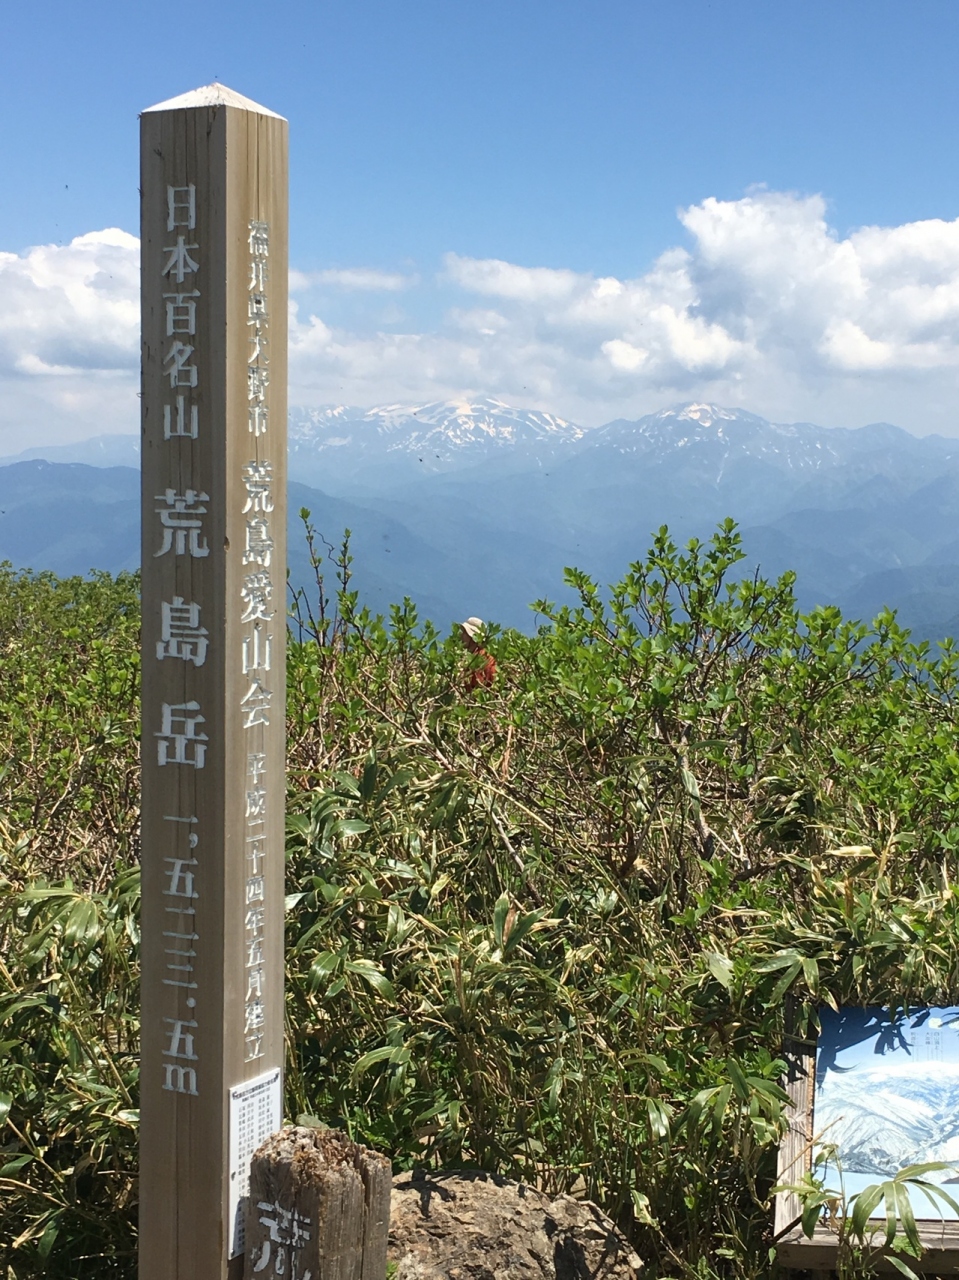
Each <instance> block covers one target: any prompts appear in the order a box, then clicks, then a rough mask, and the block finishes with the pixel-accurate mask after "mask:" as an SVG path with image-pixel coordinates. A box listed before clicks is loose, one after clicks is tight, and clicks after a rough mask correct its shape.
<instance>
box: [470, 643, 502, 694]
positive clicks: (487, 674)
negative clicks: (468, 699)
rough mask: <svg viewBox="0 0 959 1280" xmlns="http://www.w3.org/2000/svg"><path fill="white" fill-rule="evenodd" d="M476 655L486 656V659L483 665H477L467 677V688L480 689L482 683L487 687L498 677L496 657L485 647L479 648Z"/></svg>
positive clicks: (479, 656)
mask: <svg viewBox="0 0 959 1280" xmlns="http://www.w3.org/2000/svg"><path fill="white" fill-rule="evenodd" d="M476 656H477V657H478V658H485V659H486V661H485V662H484V663H483V665H482V666H481V667H477V668H476V670H475V671H471V672H470V673H469V675H468V676H467V679H466V688H467V689H478V688H479V687H480V686H481V685H482V686H484V687H485V688H489V686H490V685H491V684H492V683H493V681H494V680H495V679H496V659H495V658H494V657H493V656H492V654H489V653H487V652H486V650H485V649H477V651H476Z"/></svg>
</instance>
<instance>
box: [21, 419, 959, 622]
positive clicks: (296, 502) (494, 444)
mask: <svg viewBox="0 0 959 1280" xmlns="http://www.w3.org/2000/svg"><path fill="white" fill-rule="evenodd" d="M138 452H139V441H138V438H137V437H135V436H100V437H97V438H96V439H93V440H88V441H85V442H83V443H81V444H77V445H71V446H56V447H51V448H39V449H32V450H29V451H27V452H26V453H24V454H20V455H18V456H17V457H16V458H6V459H0V512H2V514H0V558H6V559H10V560H12V561H13V562H14V563H15V564H18V565H30V566H32V567H34V568H37V569H40V568H50V569H53V570H55V571H56V572H59V573H66V572H83V571H85V570H86V569H89V568H92V567H97V568H107V569H113V570H115V569H118V568H121V567H132V565H134V564H135V563H136V553H137V546H138V535H137V499H136V495H137V486H138V477H137V474H136V470H135V468H136V466H137V463H138ZM94 468H95V470H94ZM290 474H291V479H292V481H293V483H292V484H291V489H290V510H291V513H292V514H291V524H292V525H293V528H292V529H291V572H292V574H293V577H294V579H295V580H300V579H302V577H303V575H304V574H305V572H306V559H305V550H304V549H303V538H302V530H301V528H300V527H299V521H298V518H297V516H296V512H297V511H298V510H299V508H300V507H301V506H303V507H307V508H309V509H310V510H311V511H312V513H313V521H314V523H315V524H316V525H317V527H318V528H319V529H320V530H321V532H322V533H323V535H324V536H325V537H326V539H327V540H328V541H330V542H336V541H337V540H338V539H339V538H340V537H341V535H342V532H343V528H344V527H345V526H348V527H349V528H351V529H352V530H353V550H354V555H355V562H354V570H355V573H356V578H355V583H356V585H357V587H358V588H359V589H360V590H361V592H362V593H363V595H364V597H365V598H366V599H367V600H369V602H370V603H371V604H372V605H374V606H375V607H377V608H385V607H386V606H387V605H388V604H389V603H390V602H392V601H395V600H398V599H401V598H402V597H403V596H404V595H410V596H411V597H412V598H413V599H414V600H416V602H417V603H418V604H419V605H420V607H421V611H422V612H423V613H425V614H427V615H429V616H431V617H433V618H434V620H435V621H437V622H438V623H439V624H440V625H444V626H445V625H446V624H447V623H448V622H449V621H450V620H451V619H453V618H456V617H458V616H466V615H468V614H479V615H480V616H483V617H487V618H489V619H493V620H496V621H498V622H500V623H503V624H509V625H517V626H522V627H529V626H530V625H531V623H532V621H533V618H532V615H531V614H530V612H529V610H528V608H527V605H528V604H529V603H530V602H531V601H532V600H534V599H536V598H537V597H541V596H544V595H545V596H548V597H550V598H554V599H555V598H556V597H557V596H558V595H560V594H562V587H561V583H562V571H563V567H564V566H565V565H569V564H576V565H578V566H579V567H581V568H583V569H586V570H587V571H589V572H590V573H592V574H593V575H594V576H596V577H598V578H599V579H600V580H601V581H603V582H610V581H612V580H614V579H615V578H618V577H620V576H621V575H622V574H623V572H624V571H625V570H626V568H627V566H628V564H629V563H630V561H632V560H635V559H637V558H638V557H639V556H641V555H642V554H643V553H644V551H645V549H646V547H647V546H648V544H649V540H650V533H651V531H652V530H654V529H655V528H657V527H658V526H659V525H660V524H664V523H665V524H668V525H669V526H670V528H671V530H672V531H673V533H674V536H676V537H677V538H679V539H683V540H685V539H687V538H689V537H691V536H693V535H697V536H704V535H708V534H709V532H710V531H711V529H712V528H713V527H715V524H716V523H717V521H719V520H721V519H723V518H724V517H726V516H732V517H733V518H734V519H736V520H737V521H738V522H739V524H740V525H741V526H742V530H743V537H744V542H745V546H746V549H747V551H748V552H749V561H748V562H747V565H746V566H744V567H745V569H746V570H747V571H751V570H752V569H754V568H755V567H757V566H758V567H760V568H761V570H762V571H763V572H764V573H765V574H767V575H770V576H772V575H775V574H778V573H780V572H782V571H783V570H785V569H796V570H797V572H798V574H799V582H798V590H799V595H800V598H801V600H802V602H803V603H804V604H805V605H811V604H813V603H817V602H819V603H827V602H828V603H833V602H834V603H838V604H840V605H842V606H843V607H844V608H845V609H846V610H847V611H849V612H851V613H853V614H856V615H858V616H863V617H872V616H874V615H875V613H876V612H877V611H878V610H879V609H880V608H881V607H882V606H883V605H884V604H889V605H892V606H894V607H898V608H899V610H900V614H901V617H902V620H903V621H904V622H905V623H906V624H908V625H911V626H912V627H913V628H914V629H915V630H916V631H917V632H918V633H919V634H921V635H923V636H929V637H931V638H941V637H942V636H943V635H946V634H954V633H956V632H959V440H951V439H945V438H943V437H939V436H925V437H917V436H913V435H910V434H909V433H908V432H905V431H902V430H900V429H899V428H897V427H894V426H890V425H889V424H888V423H877V424H874V425H871V426H867V427H861V428H858V429H843V428H823V427H818V426H814V425H812V424H809V423H796V424H792V425H782V424H776V423H771V422H767V421H766V420H765V419H763V418H760V417H757V416H756V415H755V414H751V413H746V412H744V411H743V410H738V409H724V408H721V407H719V406H716V405H709V404H687V405H682V406H678V407H674V408H670V409H664V410H662V411H661V412H659V413H656V414H651V415H648V416H647V417H644V418H640V419H638V420H637V421H635V422H630V421H625V420H617V421H615V422H610V423H607V424H606V425H605V426H603V427H598V428H593V429H585V428H583V427H580V426H577V425H576V424H574V423H571V422H567V421H565V420H564V419H562V418H559V417H557V416H555V415H552V414H548V413H542V412H537V411H532V410H521V409H514V408H511V407H510V406H508V405H505V404H502V403H501V402H499V401H497V400H491V399H485V400H477V401H473V402H470V403H444V404H430V405H422V406H402V405H389V406H384V407H381V408H376V409H369V410H364V409H351V408H345V407H336V408H325V409H293V410H292V411H291V414H290Z"/></svg>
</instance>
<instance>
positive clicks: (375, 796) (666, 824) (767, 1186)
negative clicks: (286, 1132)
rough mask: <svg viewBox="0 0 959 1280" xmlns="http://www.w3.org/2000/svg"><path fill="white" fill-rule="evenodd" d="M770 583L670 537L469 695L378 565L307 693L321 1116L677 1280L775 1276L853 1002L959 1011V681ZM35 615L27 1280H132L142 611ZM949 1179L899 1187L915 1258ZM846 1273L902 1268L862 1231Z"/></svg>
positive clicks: (297, 866) (316, 616) (23, 1004)
mask: <svg viewBox="0 0 959 1280" xmlns="http://www.w3.org/2000/svg"><path fill="white" fill-rule="evenodd" d="M306 519H307V520H308V514H307V516H306ZM318 545H319V544H318V541H317V539H316V537H315V535H313V541H312V543H311V551H312V554H313V559H314V565H315V568H316V570H317V574H318V578H319V579H322V574H323V572H324V569H325V567H326V565H325V561H324V560H323V558H322V556H321V554H320V552H319V551H318V550H317V549H316V548H317V546H318ZM741 554H742V553H741V550H740V547H739V540H738V535H737V534H736V531H735V529H734V528H733V526H732V525H731V524H727V525H725V526H723V527H722V528H721V529H720V530H719V531H718V532H717V534H716V536H715V537H714V538H713V539H712V540H711V542H710V543H709V544H705V545H702V544H698V543H693V544H690V546H689V547H687V548H685V549H680V548H677V547H676V546H674V545H673V543H672V542H671V541H670V539H669V536H668V533H667V532H666V531H665V530H662V531H661V532H660V534H659V535H658V536H657V537H656V539H655V542H654V545H653V547H652V549H651V551H650V553H649V555H648V556H647V557H646V558H645V559H644V560H642V561H639V562H637V563H636V564H634V565H632V566H631V567H630V569H629V572H628V573H627V574H626V576H625V577H624V579H623V581H622V582H621V583H619V584H617V585H615V586H614V587H613V588H612V589H611V590H610V592H609V593H604V592H602V591H601V590H600V588H599V587H598V586H597V585H596V584H594V583H593V582H591V581H590V580H589V578H588V577H586V576H585V575H583V574H581V573H579V572H576V571H570V573H569V575H568V581H569V584H570V585H571V586H572V587H573V588H574V590H575V591H576V593H577V595H578V601H579V603H578V604H577V605H576V606H572V607H562V608H559V607H555V606H553V605H551V604H549V603H548V602H545V601H543V602H540V603H539V604H538V606H537V610H538V613H539V616H540V620H541V624H540V626H539V629H538V631H537V633H536V634H535V635H534V636H524V635H521V634H519V633H515V632H499V631H497V629H496V628H495V627H490V628H489V629H488V632H487V636H486V638H485V639H484V645H485V646H486V648H487V649H488V650H489V652H491V653H492V654H494V656H495V657H496V660H497V664H498V673H497V678H496V681H495V683H494V684H493V685H492V686H491V687H480V688H471V687H470V682H469V678H468V677H469V673H470V670H471V668H473V667H475V666H476V664H477V663H481V662H482V661H484V659H483V658H482V657H479V656H477V655H472V654H469V653H468V652H467V651H466V650H465V649H464V648H463V646H462V645H461V643H460V642H459V639H458V637H457V636H456V635H453V636H450V637H446V636H443V635H441V634H439V633H438V632H437V630H436V629H435V628H434V627H432V626H431V625H430V624H428V623H426V624H421V623H420V621H419V619H418V618H417V616H416V612H415V609H414V608H413V607H412V605H411V604H410V603H409V602H408V601H407V602H405V603H404V604H403V605H401V606H396V607H394V609H393V610H392V611H391V616H390V618H389V619H388V620H382V619H379V618H375V617H372V616H371V615H370V614H369V613H368V612H366V611H365V610H362V609H361V608H360V607H359V604H358V600H357V597H356V595H355V593H354V592H353V591H352V589H351V582H350V562H349V549H348V545H347V544H344V546H343V547H342V548H341V549H340V551H339V552H338V553H335V554H334V556H333V565H332V566H331V567H332V569H333V571H334V573H335V574H336V576H337V577H338V579H339V583H338V587H339V589H338V590H337V591H335V592H334V593H333V595H332V597H331V598H328V597H327V596H326V594H325V592H324V590H323V586H322V581H320V582H319V583H318V586H319V588H320V589H319V591H318V594H317V596H316V598H313V599H307V598H306V597H304V596H300V597H299V599H298V601H297V606H298V618H297V624H296V625H295V626H294V633H293V635H294V638H293V641H292V643H291V651H290V655H289V664H288V674H289V715H288V729H289V734H288V737H289V757H290V758H289V764H290V772H289V797H288V815H289V818H288V821H289V837H288V878H287V889H288V893H289V898H288V933H287V956H288V987H287V990H288V1027H289V1059H288V1073H287V1083H288V1097H287V1111H288V1114H290V1115H292V1116H298V1115H304V1116H308V1117H312V1118H313V1121H312V1122H314V1123H326V1124H331V1125H335V1126H337V1127H342V1128H345V1129H346V1130H347V1131H348V1132H349V1133H350V1134H351V1136H353V1137H354V1138H356V1139H358V1140H360V1141H363V1142H367V1143H369V1144H371V1145H373V1146H376V1147H378V1148H379V1149H381V1150H384V1151H386V1152H387V1153H388V1154H389V1155H390V1156H391V1158H392V1159H393V1161H394V1165H395V1167H397V1168H402V1167H410V1166H412V1165H446V1166H450V1165H457V1164H459V1165H473V1166H476V1165H479V1166H482V1167H485V1168H491V1169H496V1170H499V1171H500V1172H502V1173H505V1174H508V1175H511V1176H514V1177H518V1178H523V1179H527V1180H529V1181H531V1182H535V1183H536V1184H537V1185H539V1186H542V1187H543V1188H545V1189H547V1190H556V1191H560V1190H562V1191H571V1192H573V1193H574V1194H584V1195H588V1196H590V1197H592V1198H594V1199H596V1200H597V1201H598V1202H600V1203H601V1204H602V1205H603V1206H604V1207H605V1208H606V1210H607V1211H608V1212H609V1213H611V1214H612V1215H613V1216H614V1217H615V1218H616V1219H617V1220H618V1221H619V1222H620V1223H621V1224H622V1225H623V1227H624V1228H625V1229H626V1230H628V1231H629V1232H630V1233H631V1235H632V1237H633V1238H634V1240H635V1242H636V1245H637V1249H638V1251H639V1252H640V1254H641V1255H642V1256H643V1257H644V1258H645V1259H646V1260H647V1263H648V1266H649V1271H650V1274H651V1275H652V1276H660V1277H663V1280H666V1278H667V1277H671V1278H673V1280H679V1278H680V1277H683V1278H689V1280H692V1277H697V1278H699V1280H708V1278H710V1277H716V1278H718V1277H721V1276H722V1277H727V1276H728V1277H738V1278H742V1280H747V1278H753V1277H760V1276H768V1275H770V1274H772V1273H773V1272H774V1270H775V1244H774V1241H773V1238H772V1228H771V1208H770V1192H771V1188H772V1184H773V1181H774V1177H775V1151H776V1144H777V1141H778V1138H779V1135H780V1134H781V1132H782V1128H783V1107H784V1103H785V1096H784V1094H783V1092H782V1090H781V1087H780V1085H779V1080H780V1078H781V1074H782V1065H783V1064H782V1061H781V1055H782V1053H783V1051H784V1048H785V1047H786V1046H787V1044H788V1041H789V1038H790V1037H805V1036H807V1035H809V1034H810V1033H812V1032H814V1030H815V1024H816V1011H817V1009H818V1008H819V1007H820V1005H821V1004H822V1003H824V1002H825V1003H830V1004H834V1003H837V1002H840V1001H845V1002H847V1003H880V1004H885V1005H888V1006H890V1007H892V1008H898V1007H902V1006H904V1005H907V1004H910V1003H920V1002H927V1001H936V1000H938V1001H948V1002H952V1001H953V1000H954V999H955V991H956V986H957V967H959V929H957V924H959V921H957V911H959V902H957V889H956V884H957V879H959V868H957V842H959V823H957V821H956V816H955V815H956V813H957V811H959V809H957V804H956V800H957V797H959V756H957V748H956V740H957V735H956V708H955V697H954V695H955V688H956V677H957V666H959V659H957V657H956V654H955V652H954V651H953V649H952V648H951V647H950V646H949V645H946V646H944V647H943V648H942V649H941V650H940V651H937V652H936V653H935V654H934V653H932V652H931V651H930V650H929V649H928V648H927V647H925V646H916V645H914V644H912V643H911V642H910V640H909V637H908V636H907V635H906V634H904V633H903V632H902V631H901V630H900V629H899V628H898V627H897V625H896V622H895V619H894V618H893V617H892V616H891V615H886V616H883V617H881V618H879V619H878V620H877V621H876V623H875V624H874V625H873V627H871V628H870V627H866V626H861V625H858V624H855V623H852V622H849V621H848V620H846V619H844V618H842V617H841V616H840V614H839V613H838V611H836V610H834V609H819V610H816V611H814V612H813V613H811V614H809V615H807V616H801V615H800V614H799V612H798V610H797V608H796V604H795V600H794V597H793V593H792V580H791V577H789V576H786V577H784V578H783V579H781V580H780V581H778V582H774V583H770V582H765V581H763V580H761V579H758V578H756V579H748V580H745V581H740V580H737V579H736V565H737V562H738V560H739V559H740V558H741ZM10 584H11V592H14V591H15V592H19V593H20V597H19V598H20V604H19V606H18V610H14V609H12V608H11V607H10V606H9V605H8V603H7V602H6V600H5V601H4V603H3V604H0V616H2V618H3V619H4V621H3V622H2V626H0V635H3V636H4V637H9V638H8V639H7V640H6V643H7V646H8V648H7V651H8V652H9V653H10V654H11V655H12V660H11V666H10V667H9V668H6V669H5V670H4V671H3V672H2V674H0V703H2V707H3V711H4V717H5V722H6V723H8V728H7V730H6V731H7V732H8V733H9V735H10V740H9V742H8V744H7V751H6V752H5V758H6V759H8V760H10V761H11V762H13V761H17V765H16V766H13V765H12V764H11V767H10V768H9V769H8V772H7V773H5V774H4V777H3V785H4V787H5V788H6V789H7V798H6V812H7V842H6V847H5V850H4V854H3V858H4V861H3V862H2V863H0V869H2V874H3V875H4V877H5V880H4V881H3V882H2V886H0V889H2V896H0V955H2V957H3V963H2V965H0V1041H2V1042H3V1045H4V1046H5V1047H4V1050H3V1052H2V1053H0V1112H2V1108H3V1106H7V1105H8V1106H9V1117H8V1120H7V1125H6V1128H5V1129H4V1130H2V1131H0V1132H2V1135H3V1136H2V1143H3V1146H4V1156H3V1159H4V1160H5V1161H6V1166H7V1167H6V1169H5V1170H4V1171H3V1173H2V1174H0V1177H2V1178H5V1179H6V1180H7V1181H6V1182H4V1183H0V1242H2V1243H0V1271H2V1267H3V1266H5V1265H6V1266H10V1267H12V1268H13V1271H14V1274H15V1275H16V1276H17V1277H18V1280H27V1278H28V1277H31V1278H32V1277H34V1276H39V1275H49V1276H68V1275H69V1276H83V1275H87V1274H90V1275H93V1274H97V1275H117V1276H118V1277H119V1276H121V1275H131V1274H132V1271H131V1270H130V1266H131V1263H130V1259H131V1258H132V1252H131V1250H132V1246H133V1234H132V1220H133V1210H134V1203H133V1202H134V1197H135V1188H134V1184H133V1177H134V1174H135V1166H134V1158H135V1148H134V1138H135V1130H134V1125H135V1107H136V1094H135V1087H136V1081H135V1057H134V1055H135V1052H136V1026H135V1008H136V998H137V997H136V931H135V892H136V884H135V879H134V876H135V872H134V870H133V866H134V859H135V852H136V850H135V844H134V833H135V822H136V793H135V789H134V788H135V782H136V772H135V764H136V743H135V730H136V715H137V708H136V701H135V696H134V693H135V682H136V655H135V631H136V617H135V583H132V582H130V581H129V580H120V581H118V582H112V581H111V580H109V579H100V580H98V581H97V582H95V583H92V584H87V583H80V582H78V581H76V580H74V581H72V582H71V583H57V582H55V581H54V580H52V579H49V578H40V579H35V578H22V577H21V578H16V577H14V576H11V577H10ZM74 601H75V603H73V602H74ZM76 609H85V610H86V613H85V614H84V618H85V624H84V625H83V626H77V627H74V626H73V622H72V619H73V616H74V612H73V611H74V610H76ZM4 611H6V612H4ZM22 617H25V618H26V619H27V620H28V622H27V624H26V625H21V630H20V631H19V632H17V631H16V630H15V626H14V623H15V620H16V619H17V618H22ZM88 628H92V629H93V630H94V631H95V639H96V641H97V643H98V644H99V646H100V647H99V648H98V649H95V650H94V649H93V647H92V646H93V643H94V642H93V641H92V640H91V639H90V636H91V634H92V632H91V630H90V629H88ZM96 628H99V630H96ZM21 637H22V638H21ZM31 646H32V647H31ZM93 653H95V654H96V657H95V659H91V654H93ZM41 660H42V662H43V663H45V664H47V666H46V667H44V666H42V665H41ZM51 662H55V663H58V664H59V665H58V666H57V667H56V668H55V669H56V671H57V673H58V674H57V677H56V687H55V688H52V689H51V688H49V687H48V680H47V678H46V675H45V672H46V671H47V670H49V669H50V666H49V664H50V663H51ZM11 672H12V673H14V674H11ZM85 680H86V681H87V682H91V681H92V682H93V683H86V684H84V681H85ZM78 691H80V692H78ZM105 721H106V722H107V723H108V724H109V726H111V728H110V729H109V731H107V729H106V728H105V727H104V722H105ZM38 726H41V727H42V732H41V731H40V728H39V727H38ZM31 733H32V734H33V737H32V738H31V736H30V735H31ZM71 735H73V736H71ZM31 751H32V754H31ZM71 752H72V755H71V754H70V753H71ZM21 755H23V756H24V758H25V759H26V760H27V761H28V762H29V769H23V768H22V767H21V765H20V757H21ZM98 771H99V772H98ZM107 774H109V776H107ZM98 777H100V778H101V781H102V786H99V787H98V786H97V785H94V784H91V782H90V779H96V778H98ZM43 788H46V790H45V791H43V795H45V796H46V795H49V796H54V797H55V798H58V797H60V796H63V797H64V799H62V801H60V802H59V807H58V808H57V809H56V810H55V812H53V813H52V815H48V813H47V808H48V804H47V801H45V800H43V799H40V798H39V797H40V794H41V791H42V789H43ZM57 788H59V789H57ZM84 806H87V807H86V808H85V807H84ZM67 875H69V876H70V877H71V880H70V882H69V883H67V882H66V880H65V877H66V876H67ZM787 1010H788V1011H789V1016H788V1021H787V1012H786V1011H787ZM6 1099H9V1101H8V1102H7V1101H5V1100H6ZM915 1177H921V1171H920V1172H918V1173H917V1171H915V1170H913V1171H908V1170H906V1171H902V1173H901V1174H900V1175H899V1177H898V1178H897V1179H894V1180H893V1184H891V1186H892V1190H890V1189H889V1188H886V1189H885V1190H882V1191H881V1192H880V1196H881V1197H884V1198H885V1203H886V1205H887V1206H888V1205H889V1204H890V1203H894V1204H895V1206H896V1223H897V1224H898V1225H897V1227H896V1230H897V1231H900V1230H901V1231H902V1232H903V1233H904V1234H903V1236H902V1238H903V1239H905V1240H906V1241H907V1243H908V1240H909V1235H910V1230H911V1229H910V1225H909V1222H910V1220H909V1216H908V1213H907V1212H906V1204H905V1203H904V1202H902V1201H901V1200H900V1191H899V1184H900V1183H901V1182H909V1181H910V1180H912V1179H914V1178H915ZM807 1192H808V1196H809V1197H814V1196H815V1194H817V1188H816V1187H815V1186H814V1185H813V1184H812V1183H811V1184H810V1188H808V1189H807ZM810 1203H811V1201H810ZM821 1203H825V1201H823V1202H821ZM876 1203H877V1204H878V1203H879V1201H878V1200H877V1202H876ZM820 1207H821V1206H820ZM111 1209H112V1212H111V1211H110V1210H111ZM857 1209H858V1206H854V1210H857ZM815 1212H816V1213H817V1214H818V1212H819V1208H818V1207H817V1208H816V1210H815ZM863 1212H864V1211H863ZM45 1215H46V1216H45ZM860 1216H861V1214H860ZM850 1220H851V1221H852V1219H850ZM51 1224H52V1225H51ZM895 1238H896V1239H899V1236H896V1237H895ZM857 1250H858V1251H857ZM95 1258H98V1259H99V1261H98V1262H97V1263H96V1264H94V1262H92V1261H90V1262H84V1259H91V1260H92V1259H95ZM900 1260H901V1259H900ZM847 1262H848V1268H851V1270H849V1269H848V1268H847V1274H849V1275H854V1274H867V1272H868V1261H867V1259H865V1256H864V1255H863V1254H862V1252H861V1248H860V1246H859V1244H858V1242H857V1241H856V1240H853V1241H852V1245H851V1248H850V1252H849V1256H848V1258H847ZM903 1265H906V1264H905V1263H903ZM85 1267H86V1268H87V1270H84V1268H85ZM111 1268H112V1269H111Z"/></svg>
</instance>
